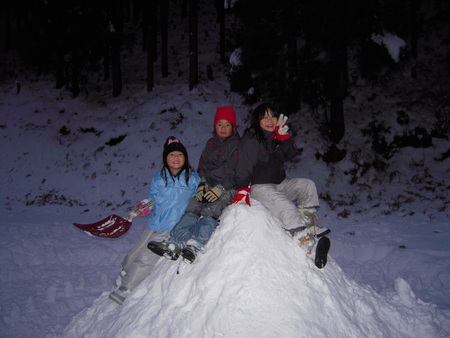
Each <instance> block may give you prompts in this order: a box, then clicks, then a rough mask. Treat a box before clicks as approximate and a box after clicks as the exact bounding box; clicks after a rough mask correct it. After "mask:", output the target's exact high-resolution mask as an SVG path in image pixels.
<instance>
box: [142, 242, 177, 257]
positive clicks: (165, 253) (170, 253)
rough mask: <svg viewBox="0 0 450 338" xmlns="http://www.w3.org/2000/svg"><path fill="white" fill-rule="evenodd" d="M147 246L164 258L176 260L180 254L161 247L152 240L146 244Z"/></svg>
mask: <svg viewBox="0 0 450 338" xmlns="http://www.w3.org/2000/svg"><path fill="white" fill-rule="evenodd" d="M147 248H148V249H149V250H150V251H152V252H153V253H155V254H157V255H159V256H163V257H165V258H168V259H171V260H173V261H176V260H177V259H178V257H179V256H180V255H179V254H177V253H176V252H174V251H172V250H170V249H163V248H161V247H160V246H159V245H153V243H152V242H150V243H148V244H147Z"/></svg>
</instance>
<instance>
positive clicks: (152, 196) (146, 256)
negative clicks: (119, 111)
mask: <svg viewBox="0 0 450 338" xmlns="http://www.w3.org/2000/svg"><path fill="white" fill-rule="evenodd" d="M162 158H163V163H164V166H163V168H162V169H161V171H160V172H159V173H157V174H156V175H155V176H154V177H153V179H152V182H151V188H150V193H149V195H148V197H147V199H146V200H143V201H142V202H141V203H140V204H139V207H142V206H143V205H144V204H145V203H147V202H148V201H150V200H152V201H155V202H156V203H155V205H153V207H152V208H151V212H150V209H146V211H144V212H142V213H141V214H144V215H145V214H149V213H150V217H149V220H148V228H146V229H145V230H144V232H143V233H142V235H141V237H140V238H139V240H138V241H137V243H135V244H134V246H133V247H132V248H131V250H130V251H129V252H128V254H127V255H126V256H125V258H124V260H123V262H122V272H121V283H120V286H119V287H118V288H117V289H116V290H114V292H112V293H111V294H110V295H109V297H110V298H111V299H112V300H113V301H115V302H116V303H118V304H119V305H121V304H122V303H123V301H124V300H125V298H126V297H127V296H128V295H129V294H130V292H131V291H132V290H133V289H134V288H135V287H136V286H137V285H139V284H140V283H141V282H142V281H143V280H144V279H145V278H146V277H147V276H149V275H150V273H151V272H152V270H153V267H154V265H155V264H156V262H157V260H158V259H159V258H160V257H159V256H157V255H155V254H154V253H152V252H151V251H150V250H148V249H147V244H148V243H149V242H150V241H153V240H158V241H163V240H164V239H165V238H167V237H168V236H169V232H170V230H172V228H173V227H174V226H175V224H177V222H178V221H179V220H180V218H181V216H182V215H183V214H184V211H185V209H186V207H187V205H188V203H189V200H190V199H191V198H192V197H194V196H195V194H196V191H197V187H198V184H199V182H200V176H199V175H198V174H197V173H196V172H194V171H193V170H192V168H191V166H190V165H189V159H188V153H187V151H186V148H185V147H184V146H183V144H181V142H180V141H179V140H178V139H176V138H175V137H173V136H170V137H169V138H168V139H167V140H166V143H165V145H164V151H163V156H162Z"/></svg>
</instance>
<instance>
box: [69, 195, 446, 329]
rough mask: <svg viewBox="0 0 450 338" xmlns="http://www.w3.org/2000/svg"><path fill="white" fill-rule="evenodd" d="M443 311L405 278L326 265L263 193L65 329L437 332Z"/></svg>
mask: <svg viewBox="0 0 450 338" xmlns="http://www.w3.org/2000/svg"><path fill="white" fill-rule="evenodd" d="M443 318H444V317H443V315H442V314H441V312H440V311H439V310H438V309H437V308H436V307H435V306H434V305H431V304H426V303H424V302H422V301H421V300H419V299H417V297H416V296H415V295H414V293H413V292H412V291H411V289H410V287H409V285H408V283H407V282H405V281H404V280H403V279H400V278H399V279H398V280H397V281H396V292H395V293H394V294H392V295H391V296H390V297H384V296H381V295H379V294H377V293H376V292H375V291H373V289H372V288H370V287H368V286H361V285H359V284H358V283H356V282H355V281H353V280H352V279H351V278H350V277H348V276H347V275H346V274H345V273H344V272H343V270H342V269H341V268H340V267H339V266H338V265H337V264H336V263H335V262H334V260H333V259H330V262H329V264H328V265H327V267H326V268H324V269H322V270H319V269H317V268H316V267H315V266H314V263H313V262H312V260H311V259H309V258H307V257H306V255H305V253H304V251H303V250H302V249H300V248H299V247H298V246H297V245H296V244H295V242H294V241H293V240H292V239H291V238H290V237H289V236H288V235H287V234H286V233H285V231H283V230H282V229H281V228H280V226H279V224H278V223H277V220H275V219H274V218H273V217H272V216H271V215H270V213H269V212H268V211H267V210H266V209H265V208H264V207H263V206H262V205H261V204H260V203H258V202H257V201H255V200H252V207H251V208H249V207H247V206H239V207H237V208H236V207H234V208H228V209H227V210H226V211H225V212H224V214H223V215H222V218H221V225H220V226H219V228H218V229H217V230H216V232H215V234H214V235H213V237H212V238H211V240H210V242H209V243H208V245H207V246H206V250H205V252H204V253H203V254H201V255H200V256H199V258H198V260H197V261H196V262H195V263H194V264H192V265H188V264H186V263H184V262H172V261H169V260H166V259H164V258H161V259H160V261H159V262H158V264H157V268H156V269H155V271H154V273H153V274H152V275H151V276H149V277H148V278H147V279H146V280H145V281H144V282H143V283H142V284H141V285H140V286H139V287H138V288H136V290H135V292H134V293H133V294H132V295H131V296H130V297H129V298H128V299H127V300H126V302H125V303H124V304H123V306H118V305H116V304H115V303H113V302H111V301H110V300H109V299H108V292H105V293H103V294H102V295H101V296H100V297H99V298H98V299H97V300H96V301H95V302H94V304H93V305H92V306H91V307H89V308H86V309H84V310H83V311H81V312H80V313H79V314H78V315H76V316H75V317H74V319H73V320H72V322H71V323H70V325H69V326H68V327H67V328H66V330H65V332H64V334H63V336H64V337H81V336H82V337H299V336H308V337H331V336H334V337H338V336H340V337H344V336H345V337H361V336H379V337H381V336H383V337H413V336H416V337H425V336H427V337H431V336H438V335H439V334H441V335H442V336H445V333H444V332H443V330H442V326H441V325H442V324H441V323H440V321H442V320H443Z"/></svg>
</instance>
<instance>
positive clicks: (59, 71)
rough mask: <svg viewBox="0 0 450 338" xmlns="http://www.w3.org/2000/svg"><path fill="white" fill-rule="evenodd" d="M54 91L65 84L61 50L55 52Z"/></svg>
mask: <svg viewBox="0 0 450 338" xmlns="http://www.w3.org/2000/svg"><path fill="white" fill-rule="evenodd" d="M55 82H56V89H60V88H62V87H63V86H64V85H65V83H66V78H65V76H64V55H63V52H62V50H57V51H56V72H55Z"/></svg>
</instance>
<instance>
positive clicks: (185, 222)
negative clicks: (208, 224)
mask: <svg viewBox="0 0 450 338" xmlns="http://www.w3.org/2000/svg"><path fill="white" fill-rule="evenodd" d="M197 220H198V216H197V215H194V214H193V213H191V212H188V213H185V214H184V215H183V216H182V217H181V219H180V221H179V222H178V223H177V224H176V225H175V227H174V228H173V229H172V230H171V231H170V237H169V241H170V242H172V243H174V244H176V245H177V246H179V247H184V244H185V243H186V241H187V240H188V239H189V238H191V237H192V232H193V231H194V228H195V223H196V222H197Z"/></svg>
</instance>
